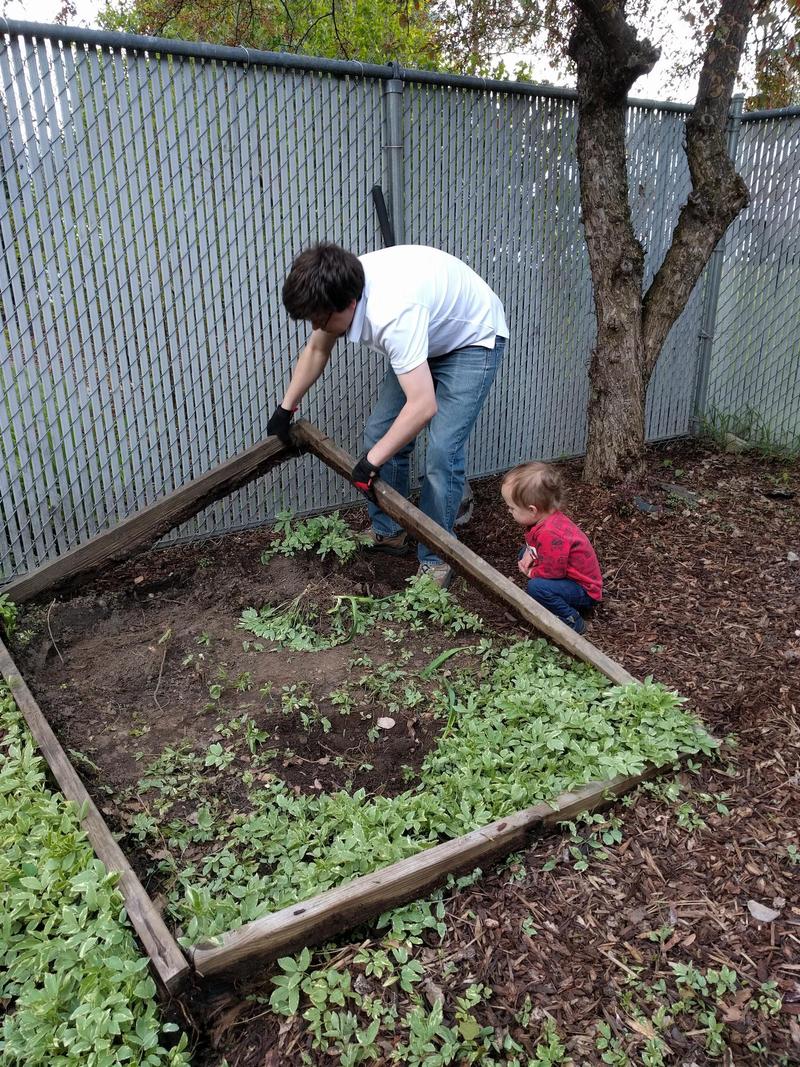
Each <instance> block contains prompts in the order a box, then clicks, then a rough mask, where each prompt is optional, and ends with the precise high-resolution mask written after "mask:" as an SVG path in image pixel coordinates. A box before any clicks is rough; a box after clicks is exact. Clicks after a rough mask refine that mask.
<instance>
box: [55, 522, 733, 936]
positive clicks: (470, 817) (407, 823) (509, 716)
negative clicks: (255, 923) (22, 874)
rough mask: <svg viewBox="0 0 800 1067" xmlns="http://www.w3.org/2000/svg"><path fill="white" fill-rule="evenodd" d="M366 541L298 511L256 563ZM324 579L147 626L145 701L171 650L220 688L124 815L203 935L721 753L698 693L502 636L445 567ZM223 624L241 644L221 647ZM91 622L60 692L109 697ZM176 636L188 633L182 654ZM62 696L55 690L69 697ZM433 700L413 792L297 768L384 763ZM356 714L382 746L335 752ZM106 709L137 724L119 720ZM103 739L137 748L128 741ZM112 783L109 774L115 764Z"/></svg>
mask: <svg viewBox="0 0 800 1067" xmlns="http://www.w3.org/2000/svg"><path fill="white" fill-rule="evenodd" d="M357 547H358V546H357V538H354V537H353V536H352V534H351V532H350V531H349V529H348V528H347V526H346V525H345V524H344V523H343V522H342V521H341V520H340V519H339V517H338V516H331V517H323V518H316V519H311V520H307V521H304V522H292V520H291V518H290V517H289V516H287V515H281V516H280V517H279V521H278V524H277V530H276V536H275V539H274V540H273V541H272V542H270V544H269V545H268V546H267V548H266V549H265V550H264V551H263V552H262V553H261V564H259V563H258V562H255V561H254V562H253V563H252V564H251V566H253V567H256V568H259V567H260V566H261V565H264V566H265V568H266V571H267V573H268V574H269V571H270V568H271V566H272V565H273V563H274V561H275V560H276V559H277V558H279V557H289V558H291V559H295V558H296V559H298V561H299V562H298V564H297V567H298V569H299V571H300V573H301V574H303V575H305V576H306V577H307V578H308V577H309V575H310V576H313V574H314V567H315V565H316V564H315V559H314V556H318V557H320V559H321V560H323V561H324V560H325V559H326V558H327V557H328V556H332V557H333V558H334V559H335V560H336V561H339V562H341V561H345V560H347V559H348V558H351V557H352V556H353V555H354V554H355V553H356V552H357ZM312 553H313V555H311V554H312ZM309 556H311V558H310V559H309V558H308V557H309ZM301 557H302V558H301ZM283 573H284V577H285V574H286V572H285V571H284V572H283ZM298 577H299V576H298V575H295V584H299V582H298ZM205 578H206V580H205V583H204V584H205V585H206V586H207V585H208V584H209V580H210V576H208V575H206V576H205ZM211 580H213V579H211ZM310 580H311V579H309V580H308V581H306V584H305V587H304V588H302V589H301V591H300V592H296V593H294V594H293V595H291V596H287V595H286V591H285V588H284V589H283V590H282V591H281V593H280V594H279V595H278V596H277V597H276V596H275V595H274V593H273V596H272V598H271V601H270V602H269V603H267V604H266V605H261V606H259V607H246V608H244V609H243V610H242V611H241V612H240V613H239V616H238V620H237V618H236V616H229V617H228V619H227V632H225V633H224V634H222V633H220V632H219V631H217V633H215V635H214V636H212V634H211V633H209V632H208V631H207V630H202V631H199V632H193V628H194V627H195V626H198V625H203V624H204V619H203V617H201V618H200V619H195V618H189V617H186V618H184V619H182V620H180V623H179V622H177V621H176V622H175V623H174V624H170V625H165V621H164V620H163V619H161V618H158V617H157V618H156V619H154V620H153V621H151V623H150V625H149V627H148V630H147V632H146V640H149V642H150V644H149V645H148V646H147V647H148V648H151V649H153V650H154V652H155V659H158V655H159V650H161V658H160V665H159V671H158V677H157V679H156V683H155V685H154V687H153V690H152V693H150V692H149V685H148V686H147V687H146V688H140V690H139V692H138V694H136V695H137V697H138V705H141V704H142V703H150V702H152V704H153V705H155V707H156V708H157V709H158V710H162V709H163V710H166V706H168V705H167V704H166V702H167V701H168V697H167V691H166V688H165V687H164V685H163V683H164V676H165V665H166V663H167V655H168V652H170V651H171V653H172V656H171V665H174V666H173V671H174V672H176V673H178V674H179V676H180V677H181V678H185V677H187V675H188V677H189V678H194V677H195V676H199V678H200V681H201V684H202V686H203V687H204V689H205V691H204V692H203V699H202V701H201V702H200V703H199V705H197V706H195V707H194V708H193V716H194V719H195V721H199V722H200V723H202V724H203V726H202V730H203V731H204V732H205V737H204V736H202V734H201V735H198V737H197V738H196V740H195V741H194V743H192V742H190V741H189V739H188V738H186V737H184V738H183V739H182V741H181V743H180V744H178V743H176V742H177V738H172V739H171V742H170V744H167V745H165V746H164V747H163V749H162V750H160V751H159V752H158V753H157V754H156V755H155V758H154V759H150V760H145V759H144V754H143V753H141V754H134V761H135V762H137V763H138V765H139V766H138V774H137V778H136V780H135V781H134V782H130V783H128V784H127V785H126V786H125V787H124V788H123V789H122V790H120V791H119V793H116V794H112V795H113V798H114V800H115V801H122V802H123V803H127V804H128V805H129V807H128V810H127V811H123V812H122V818H123V822H124V824H125V825H126V827H127V829H128V833H129V836H130V838H131V839H133V840H135V841H136V842H137V844H138V846H139V851H140V855H141V862H142V863H143V864H146V868H145V875H146V876H147V877H148V878H155V879H156V883H155V884H157V885H158V886H159V888H160V891H161V892H162V893H163V896H164V898H165V901H166V906H167V910H168V913H169V915H170V916H171V917H172V918H173V919H174V920H175V922H176V923H177V927H178V933H179V935H180V936H181V937H182V938H183V939H184V941H185V942H186V943H188V944H194V943H196V942H197V941H199V940H201V939H203V938H206V937H209V936H213V935H215V934H217V933H220V932H222V931H224V930H226V929H230V928H232V927H236V926H238V925H241V924H242V923H244V922H248V921H250V920H252V919H254V918H257V917H258V916H259V915H262V914H265V913H266V912H268V911H274V910H277V909H279V908H281V907H286V906H288V905H290V904H294V903H297V902H299V901H302V900H304V899H307V898H308V897H310V896H313V895H314V894H315V893H319V892H322V891H323V890H325V889H328V888H331V887H332V886H335V885H338V884H341V883H342V882H343V881H346V880H348V879H350V878H353V877H356V876H358V875H360V874H367V873H369V872H370V871H373V870H375V869H376V868H378V867H381V866H385V865H387V864H389V863H392V862H394V861H396V860H398V859H402V858H404V857H406V856H409V855H412V854H413V853H415V852H418V851H420V850H421V849H423V848H425V847H428V846H430V845H431V844H433V843H435V842H437V841H439V840H442V839H445V838H449V837H455V836H458V835H459V834H463V833H467V832H469V831H470V830H473V829H475V828H477V827H479V826H482V825H484V824H486V823H488V822H491V821H492V820H494V819H498V818H501V817H503V816H504V815H507V814H510V813H511V812H514V811H517V810H519V809H520V808H523V807H526V806H527V805H529V804H533V803H536V802H537V801H540V800H547V799H550V798H554V797H556V796H557V795H558V794H559V793H561V792H564V791H565V790H568V789H571V788H573V787H575V786H576V785H579V784H582V783H584V782H586V781H590V780H596V779H608V778H612V777H614V776H615V775H616V774H623V773H624V774H631V773H637V772H640V771H642V770H643V769H644V767H645V765H646V764H647V763H656V764H658V765H662V764H670V763H671V762H672V761H674V760H675V759H676V758H677V757H678V756H680V755H683V754H685V753H696V752H699V751H703V752H706V753H709V752H711V751H713V747H714V746H713V743H712V742H711V741H710V739H709V737H708V736H707V734H705V732H704V731H702V729H700V728H699V727H698V725H697V723H696V721H695V720H694V719H693V718H692V716H691V715H689V714H687V712H686V711H685V710H684V709H683V708H682V700H681V698H679V697H678V696H677V695H676V694H674V693H671V692H669V691H668V690H666V689H665V688H664V687H663V686H659V685H657V684H656V683H653V682H646V683H645V684H644V685H633V686H627V687H616V686H612V685H610V684H609V683H608V681H607V679H605V678H603V677H602V676H600V675H599V674H598V673H597V672H596V671H594V670H593V669H591V668H590V667H588V666H587V665H585V664H582V663H577V662H573V661H571V660H570V659H569V658H568V657H566V656H563V655H561V654H560V653H558V652H557V651H556V650H555V649H554V648H552V647H549V646H548V644H547V642H545V641H543V640H515V639H514V638H513V637H511V636H506V637H501V636H500V635H497V634H493V633H492V632H491V631H489V630H488V629H487V627H486V625H485V623H484V622H483V620H482V619H481V618H480V617H479V616H478V615H476V614H475V613H473V612H469V611H466V610H465V609H464V608H462V607H461V606H459V604H458V602H457V600H455V599H454V598H453V597H452V596H451V595H450V594H449V593H447V592H446V591H444V590H442V589H439V588H438V586H436V585H435V583H433V582H432V581H431V580H430V579H427V578H422V579H417V578H412V579H410V580H409V581H408V582H406V583H404V584H403V585H402V586H401V588H400V589H398V590H397V591H395V592H393V593H391V594H385V595H381V596H377V597H376V596H374V595H371V594H369V593H351V592H347V589H348V587H349V586H348V581H347V579H346V575H344V574H343V573H342V572H340V571H338V570H334V571H333V572H332V574H331V581H330V583H329V584H330V585H332V586H333V589H332V590H331V591H329V590H328V588H327V587H325V588H319V587H318V588H316V589H315V590H313V591H312V590H311V589H310ZM284 586H285V583H284ZM337 587H338V588H337ZM339 590H341V591H339ZM175 598H176V594H175V592H174V591H173V594H172V597H171V598H170V600H171V601H174V600H175ZM135 606H136V605H134V608H135ZM137 614H138V613H137ZM53 616H54V617H55V624H56V625H58V624H59V615H58V614H57V613H56V612H51V620H50V630H49V631H48V640H49V637H50V633H51V632H52V627H53V621H54V619H53ZM154 623H157V625H154ZM139 625H140V624H139V619H138V617H137V619H136V626H137V629H138V627H139ZM180 625H182V627H183V629H182V630H179V629H178V627H179V626H180ZM223 636H224V637H225V638H226V639H227V641H228V652H227V653H226V659H225V661H224V662H222V663H220V662H219V661H217V662H214V660H213V659H212V658H211V657H212V653H213V652H214V650H215V646H216V644H217V643H218V642H219V640H220V639H221V638H222V637H223ZM81 640H84V641H85V640H86V635H85V634H84V635H83V637H82V638H78V640H77V642H76V641H71V642H69V643H67V642H64V644H63V648H61V647H59V653H60V655H59V659H58V665H57V673H56V675H55V678H56V679H59V678H64V677H65V676H66V678H67V679H68V680H65V681H61V682H60V683H59V690H58V693H59V697H60V695H61V693H63V692H64V691H65V688H66V689H68V690H69V689H70V688H71V690H72V691H74V692H75V693H76V694H77V698H78V699H79V700H81V701H82V703H83V706H84V707H85V708H86V710H87V711H91V710H92V709H93V707H94V693H93V692H92V691H89V692H88V693H87V691H86V687H85V683H86V679H85V674H84V673H83V672H82V673H81V674H80V675H76V674H75V673H74V662H75V659H76V658H78V659H80V657H81V656H82V655H83V653H82V652H81V651H80V649H81V644H80V642H81ZM130 640H131V637H130V631H129V630H121V631H119V632H117V633H116V634H115V647H116V649H118V650H119V651H120V652H122V653H124V654H123V657H122V658H123V659H124V661H125V662H126V663H130V660H131V652H132V650H134V651H135V650H138V649H140V648H141V644H140V641H139V640H138V638H134V644H133V645H132V646H131V645H130ZM237 641H238V644H239V645H240V649H237V650H236V652H237V657H238V662H236V663H235V664H234V662H233V656H232V653H233V651H234V642H237ZM454 641H458V642H459V643H456V644H454V643H453V642H454ZM414 642H416V646H415V647H416V651H415V650H414V649H413V648H412V647H409V646H410V643H411V644H412V645H413V643H414ZM174 643H180V647H182V648H185V649H186V648H188V649H189V651H187V652H185V653H183V654H179V655H176V647H175V644H174ZM126 644H127V646H128V647H126ZM442 645H444V646H445V647H444V649H442V648H441V646H442ZM343 652H344V653H345V654H346V655H347V657H348V658H347V660H346V662H345V663H344V664H343V667H344V670H345V672H346V673H345V676H344V678H341V679H337V683H336V685H335V686H333V687H332V686H331V670H330V668H331V661H330V658H328V659H326V660H325V661H324V662H323V663H322V664H321V665H319V664H317V662H316V661H317V657H319V656H320V655H323V654H324V655H325V656H327V657H330V655H331V653H337V654H342V653H343ZM76 653H77V655H76ZM287 653H292V654H294V655H295V661H294V664H293V666H294V672H295V673H294V674H293V675H292V678H291V680H290V681H287V682H285V683H284V684H282V685H281V687H280V689H277V688H276V685H275V679H274V677H272V671H273V665H274V664H275V662H276V659H278V658H279V657H281V656H284V655H286V654H287ZM241 657H244V659H241ZM155 659H154V660H153V663H155ZM62 661H63V662H62ZM243 664H245V666H244V667H243ZM339 666H340V667H342V662H341V661H340V664H339ZM54 667H55V664H54ZM312 679H319V682H318V683H316V684H315V683H314V682H313V681H312ZM51 684H52V683H51ZM157 690H163V695H162V693H157ZM45 695H46V697H47V699H48V700H49V702H50V704H51V705H52V706H54V707H57V705H58V703H60V700H59V701H55V700H54V698H53V695H52V692H50V693H46V694H45ZM184 700H185V695H184ZM423 707H424V709H425V710H424V711H423V710H422V709H423ZM333 709H335V716H334V715H333V714H331V712H332V710H333ZM422 716H425V717H426V718H427V720H428V735H429V737H430V739H431V743H430V747H429V748H428V750H427V752H426V753H425V754H424V756H422V759H421V762H420V763H419V766H418V767H414V766H413V765H411V764H409V763H402V764H401V765H400V767H394V768H393V772H394V775H395V776H396V777H397V776H398V775H399V777H400V778H401V779H402V788H399V789H398V791H393V792H391V793H387V792H386V791H385V789H380V790H378V789H368V788H367V787H365V786H363V785H362V786H360V787H354V783H353V782H352V779H350V780H347V781H345V783H344V786H343V787H339V788H336V789H327V788H325V787H324V785H323V782H322V781H320V779H319V778H315V780H314V782H312V784H311V785H312V787H311V789H306V790H304V789H302V788H301V787H300V786H299V785H298V783H296V782H294V783H293V782H291V781H290V780H287V778H286V777H285V776H284V775H283V774H282V771H283V769H284V766H285V765H286V764H291V763H292V762H293V761H300V762H301V764H302V763H311V764H312V765H313V766H314V767H315V768H318V769H319V773H320V774H321V773H322V769H321V768H323V767H327V766H328V764H329V763H330V762H334V763H337V762H338V763H339V764H340V765H341V767H340V769H341V770H344V771H345V772H347V769H348V765H349V766H350V767H351V768H352V767H353V766H355V769H356V770H358V769H359V768H363V769H368V770H372V769H373V768H374V763H375V761H376V760H377V756H376V757H373V756H371V755H370V752H371V751H374V752H380V750H381V749H382V748H384V741H385V738H386V736H387V735H391V734H392V733H393V732H394V731H395V730H396V728H397V723H398V719H401V717H402V718H404V719H405V723H406V726H409V725H413V719H414V717H422ZM351 719H353V720H355V721H357V722H358V724H359V725H360V727H361V729H360V734H361V742H362V746H365V747H362V748H360V749H357V748H356V747H355V746H353V747H351V748H349V749H344V748H341V749H340V750H339V752H338V754H337V755H336V756H334V757H333V761H332V760H331V757H330V756H321V757H320V756H317V755H316V753H317V751H318V748H317V747H316V746H318V745H319V744H322V745H325V743H326V742H325V739H326V738H328V739H330V738H331V737H332V735H333V734H334V732H336V734H337V735H340V736H341V737H342V738H344V737H345V735H346V733H347V731H348V726H349V720H351ZM287 721H288V722H289V723H290V724H291V728H292V729H293V730H294V731H295V732H298V731H304V732H305V743H304V744H303V745H302V746H300V745H298V746H297V747H296V748H295V749H293V750H291V751H290V752H288V754H287V750H286V748H285V747H282V745H281V731H280V726H281V724H282V723H284V722H287ZM132 722H133V720H129V721H128V723H127V725H128V735H129V737H131V735H133V737H134V739H135V740H138V739H139V737H140V736H142V729H141V728H137V727H136V726H134V725H132ZM173 723H174V720H173ZM106 727H107V728H111V727H114V728H115V729H114V731H113V732H114V734H115V736H116V738H117V739H118V738H119V733H120V729H119V727H120V722H119V721H117V722H115V723H111V722H108V721H107V723H106ZM349 732H350V734H351V735H353V733H354V732H355V730H354V728H353V727H351V728H350V731H349ZM212 737H213V740H212V739H211V738H212ZM87 740H91V738H90V739H87ZM87 747H88V746H87V745H86V744H85V742H84V741H82V742H81V747H80V750H79V751H80V755H79V756H78V757H76V758H78V759H79V760H83V762H84V764H85V765H90V763H91V762H93V760H94V755H93V752H94V749H93V748H92V749H90V750H89V751H87ZM104 751H105V752H106V753H107V754H108V755H109V756H111V758H113V759H114V760H115V761H116V762H119V757H118V756H117V754H116V751H115V750H114V751H113V752H111V751H109V750H108V749H106V750H104ZM365 752H366V754H365ZM383 762H384V766H385V765H386V760H384V761H383ZM98 783H99V784H101V785H106V787H107V788H110V787H109V786H107V784H106V783H105V782H103V780H102V777H100V776H98ZM220 791H224V793H225V794H226V796H225V798H224V799H223V800H222V801H221V800H220V797H219V794H220ZM232 800H235V803H231V801H232ZM226 801H227V802H226ZM130 805H133V807H132V808H131V807H130Z"/></svg>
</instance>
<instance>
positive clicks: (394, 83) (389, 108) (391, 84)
mask: <svg viewBox="0 0 800 1067" xmlns="http://www.w3.org/2000/svg"><path fill="white" fill-rule="evenodd" d="M402 73H403V72H402V70H401V68H400V65H399V63H397V62H395V63H393V64H392V75H393V76H392V77H391V78H390V79H389V81H388V82H386V87H385V89H384V93H383V99H384V138H385V140H384V145H383V151H384V161H385V162H384V171H385V173H386V188H387V191H388V193H389V212H390V214H391V218H392V229H393V230H394V239H395V241H396V242H397V244H399V245H403V244H405V243H406V221H405V214H406V212H405V175H404V174H403V87H404V82H403V78H402Z"/></svg>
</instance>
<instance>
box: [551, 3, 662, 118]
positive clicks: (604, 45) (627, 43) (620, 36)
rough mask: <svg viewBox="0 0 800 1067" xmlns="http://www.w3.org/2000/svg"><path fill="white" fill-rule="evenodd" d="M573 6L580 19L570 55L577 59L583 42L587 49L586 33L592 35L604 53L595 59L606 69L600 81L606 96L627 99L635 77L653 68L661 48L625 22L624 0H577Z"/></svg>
mask: <svg viewBox="0 0 800 1067" xmlns="http://www.w3.org/2000/svg"><path fill="white" fill-rule="evenodd" d="M574 6H575V8H576V9H577V11H578V12H579V18H578V25H577V26H576V28H575V31H574V33H573V37H572V39H571V40H570V44H569V55H570V56H571V57H572V58H573V59H575V60H576V61H577V56H576V51H577V50H578V49H579V48H580V47H581V45H583V47H584V50H585V47H586V39H585V38H586V35H587V33H589V34H591V36H593V37H594V38H596V43H597V44H598V45H599V46H600V49H601V52H602V60H600V56H599V55H598V56H596V60H598V61H599V62H600V64H601V65H602V68H603V73H602V78H601V82H600V84H602V87H603V89H604V95H606V97H609V98H616V97H618V96H622V97H623V98H624V97H625V96H626V95H627V93H628V90H629V89H630V87H631V86H632V85H633V83H634V82H635V81H636V79H637V78H640V77H641V76H642V75H643V74H648V73H649V72H650V71H651V70H652V69H653V67H654V66H655V65H656V63H657V61H658V58H659V56H660V55H661V50H660V49H658V48H655V47H654V46H653V45H652V44H651V43H650V41H649V40H648V39H647V38H646V37H645V38H644V39H642V40H639V38H638V37H637V35H636V30H635V29H634V28H633V27H632V26H630V25H629V24H628V23H627V22H626V21H625V4H624V0H574ZM582 37H583V38H584V40H583V41H581V38H582ZM597 74H598V75H600V71H599V70H598V71H597Z"/></svg>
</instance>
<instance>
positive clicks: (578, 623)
mask: <svg viewBox="0 0 800 1067" xmlns="http://www.w3.org/2000/svg"><path fill="white" fill-rule="evenodd" d="M572 629H573V630H574V631H575V633H576V634H579V635H580V636H581V637H582V636H583V635H584V634H585V633H586V623H585V622H584V621H583V619H582V618H581V617H580V615H579V616H578V617H577V619H576V620H575V622H574V623H573V624H572Z"/></svg>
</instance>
